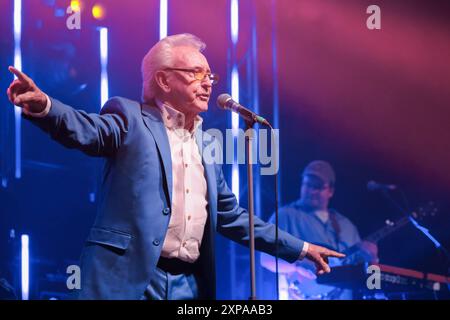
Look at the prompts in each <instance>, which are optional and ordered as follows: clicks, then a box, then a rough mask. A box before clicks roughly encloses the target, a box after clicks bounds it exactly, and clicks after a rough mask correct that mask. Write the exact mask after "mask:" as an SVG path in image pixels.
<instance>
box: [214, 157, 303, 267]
mask: <svg viewBox="0 0 450 320" xmlns="http://www.w3.org/2000/svg"><path fill="white" fill-rule="evenodd" d="M216 166H217V167H218V168H216V172H217V173H216V177H217V188H218V190H217V196H218V205H217V229H218V232H219V233H221V234H222V235H224V236H225V237H227V238H229V239H231V240H234V241H236V242H238V243H240V244H242V245H245V246H248V243H249V225H248V218H249V215H248V212H247V210H245V209H244V208H241V207H239V205H238V202H237V200H236V197H235V195H234V194H233V193H232V192H231V190H230V189H229V188H228V185H227V183H226V181H225V179H224V176H223V171H222V168H221V166H220V165H216ZM254 223H255V227H254V228H255V247H256V249H257V250H260V251H263V252H266V253H268V254H271V255H275V250H276V249H275V248H276V245H275V244H276V242H275V225H273V224H272V223H268V222H264V221H263V220H261V219H260V218H258V217H257V216H256V215H255V217H254ZM278 230H279V231H278V256H279V257H280V258H282V259H284V260H286V261H288V262H295V261H296V260H298V258H299V257H300V253H301V251H302V249H303V245H304V242H303V240H301V239H298V238H296V237H294V236H292V235H290V234H289V233H287V232H285V231H283V230H280V229H278Z"/></svg>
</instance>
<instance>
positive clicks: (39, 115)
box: [22, 95, 52, 118]
mask: <svg viewBox="0 0 450 320" xmlns="http://www.w3.org/2000/svg"><path fill="white" fill-rule="evenodd" d="M45 97H46V99H47V104H46V105H45V109H44V110H42V111H41V112H30V111H28V110H27V109H25V108H23V109H22V112H23V113H24V114H25V115H27V116H29V117H33V118H43V117H45V116H46V115H47V114H48V113H49V112H50V108H51V107H52V103H51V101H50V98H49V96H48V95H45Z"/></svg>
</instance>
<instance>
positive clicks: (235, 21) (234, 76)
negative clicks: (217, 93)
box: [230, 0, 240, 299]
mask: <svg viewBox="0 0 450 320" xmlns="http://www.w3.org/2000/svg"><path fill="white" fill-rule="evenodd" d="M230 12H231V14H230V28H231V42H232V43H233V49H232V52H233V54H232V63H233V64H232V69H231V96H232V98H233V100H235V101H237V102H239V71H238V67H237V64H236V54H235V52H236V45H237V42H238V38H239V37H238V36H239V2H238V0H231V7H230ZM231 130H232V133H233V141H234V142H237V138H238V130H239V115H238V114H237V113H235V112H231ZM238 147H239V146H238ZM234 154H235V156H234V157H235V158H234V161H233V166H232V169H231V191H232V192H233V193H234V195H235V196H236V199H237V201H238V203H239V198H240V195H239V164H238V158H237V155H238V152H235V153H234ZM230 256H231V260H232V261H231V268H230V269H231V270H230V278H231V283H232V285H233V284H234V282H235V281H236V273H237V272H236V262H235V260H236V245H235V244H234V243H230ZM231 297H232V299H234V298H236V290H233V289H232V290H231Z"/></svg>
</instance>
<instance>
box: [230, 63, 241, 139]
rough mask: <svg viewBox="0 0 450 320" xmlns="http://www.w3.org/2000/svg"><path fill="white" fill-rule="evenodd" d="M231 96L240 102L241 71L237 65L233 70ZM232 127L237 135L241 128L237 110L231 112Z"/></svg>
mask: <svg viewBox="0 0 450 320" xmlns="http://www.w3.org/2000/svg"><path fill="white" fill-rule="evenodd" d="M231 97H232V98H233V100H234V101H236V102H239V71H238V69H237V67H236V66H234V67H233V70H232V71H231ZM231 128H232V131H233V134H234V135H235V136H237V129H238V128H239V115H238V114H237V113H236V112H232V113H231Z"/></svg>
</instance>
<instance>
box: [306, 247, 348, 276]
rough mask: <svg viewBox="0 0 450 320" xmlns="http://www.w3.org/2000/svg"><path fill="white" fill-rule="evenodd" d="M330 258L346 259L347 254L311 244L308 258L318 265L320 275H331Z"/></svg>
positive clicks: (317, 270)
mask: <svg viewBox="0 0 450 320" xmlns="http://www.w3.org/2000/svg"><path fill="white" fill-rule="evenodd" d="M329 257H334V258H344V257H345V254H342V253H339V252H336V251H333V250H329V249H327V248H324V247H320V246H316V245H314V244H312V243H310V244H309V248H308V252H307V253H306V258H307V259H308V260H311V261H312V262H314V264H315V265H316V273H317V274H318V275H322V274H324V273H329V272H330V271H331V269H330V266H329V265H328V258H329Z"/></svg>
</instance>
